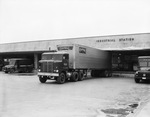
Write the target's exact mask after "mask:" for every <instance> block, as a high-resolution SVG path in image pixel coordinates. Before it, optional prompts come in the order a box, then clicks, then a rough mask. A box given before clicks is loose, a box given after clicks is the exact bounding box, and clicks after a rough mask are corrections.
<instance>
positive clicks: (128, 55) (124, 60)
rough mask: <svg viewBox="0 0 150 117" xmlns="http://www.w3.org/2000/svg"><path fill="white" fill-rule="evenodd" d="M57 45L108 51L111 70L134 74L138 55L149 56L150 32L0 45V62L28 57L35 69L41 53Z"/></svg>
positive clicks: (54, 48)
mask: <svg viewBox="0 0 150 117" xmlns="http://www.w3.org/2000/svg"><path fill="white" fill-rule="evenodd" d="M60 44H80V45H85V46H90V47H93V48H98V49H101V50H105V51H110V52H111V53H112V69H113V70H114V71H136V70H137V65H138V62H137V58H138V56H145V55H146V56H150V33H138V34H125V35H109V36H93V37H81V38H68V39H57V40H44V41H29V42H18V43H7V44H0V60H1V61H3V60H4V61H5V60H8V59H10V58H20V57H21V58H30V59H31V60H32V61H33V64H34V68H35V70H36V69H38V61H39V60H40V59H41V54H42V53H43V52H46V51H51V50H56V49H57V48H56V47H57V45H60Z"/></svg>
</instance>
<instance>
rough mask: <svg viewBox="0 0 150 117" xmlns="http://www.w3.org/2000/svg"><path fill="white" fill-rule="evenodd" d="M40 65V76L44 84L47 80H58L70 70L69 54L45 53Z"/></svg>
mask: <svg viewBox="0 0 150 117" xmlns="http://www.w3.org/2000/svg"><path fill="white" fill-rule="evenodd" d="M39 63H40V68H39V72H38V76H39V80H40V81H41V82H42V83H44V82H46V80H47V79H55V80H57V78H58V77H59V75H60V73H62V72H64V71H68V69H69V54H68V53H66V52H48V53H43V54H42V59H41V60H40V61H39ZM62 80H64V79H62ZM62 82H63V81H62Z"/></svg>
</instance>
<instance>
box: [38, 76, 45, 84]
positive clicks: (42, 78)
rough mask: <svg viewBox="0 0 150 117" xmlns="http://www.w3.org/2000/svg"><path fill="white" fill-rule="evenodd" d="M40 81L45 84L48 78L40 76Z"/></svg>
mask: <svg viewBox="0 0 150 117" xmlns="http://www.w3.org/2000/svg"><path fill="white" fill-rule="evenodd" d="M39 80H40V82H41V83H45V82H46V81H47V77H46V76H43V77H42V76H39Z"/></svg>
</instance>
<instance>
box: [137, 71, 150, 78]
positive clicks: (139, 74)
mask: <svg viewBox="0 0 150 117" xmlns="http://www.w3.org/2000/svg"><path fill="white" fill-rule="evenodd" d="M138 76H139V77H150V73H148V72H139V73H138Z"/></svg>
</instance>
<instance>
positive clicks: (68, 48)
mask: <svg viewBox="0 0 150 117" xmlns="http://www.w3.org/2000/svg"><path fill="white" fill-rule="evenodd" d="M72 49H73V46H62V47H58V50H59V51H60V50H72Z"/></svg>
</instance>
